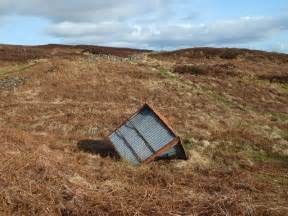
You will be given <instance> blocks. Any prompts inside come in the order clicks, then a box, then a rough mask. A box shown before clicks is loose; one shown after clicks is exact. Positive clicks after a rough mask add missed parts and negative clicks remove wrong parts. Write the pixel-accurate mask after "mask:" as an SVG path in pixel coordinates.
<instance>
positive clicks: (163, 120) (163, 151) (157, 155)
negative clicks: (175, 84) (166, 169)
mask: <svg viewBox="0 0 288 216" xmlns="http://www.w3.org/2000/svg"><path fill="white" fill-rule="evenodd" d="M146 107H148V109H150V110H151V111H152V112H153V113H154V114H155V115H156V116H157V117H158V118H159V119H160V121H161V122H162V123H163V124H164V125H165V126H166V127H167V128H168V129H169V130H170V132H171V133H172V134H173V135H174V136H175V139H173V140H172V141H171V142H170V143H168V144H167V145H165V146H163V147H162V148H161V149H159V150H158V151H156V152H155V154H153V155H151V156H150V157H149V158H147V159H146V160H144V161H142V163H149V162H151V161H153V160H154V159H155V158H157V157H159V156H160V155H161V154H163V153H165V152H166V151H168V150H169V149H170V148H172V147H174V146H175V145H177V144H179V146H180V148H181V150H182V153H183V154H184V157H185V158H183V159H185V160H187V159H188V157H187V154H186V152H185V150H184V147H183V145H182V141H181V139H180V137H178V136H176V132H175V130H174V128H173V127H172V126H171V125H170V123H169V121H168V119H167V118H166V117H164V116H163V115H162V114H161V113H160V112H158V111H157V110H156V109H155V108H153V107H152V106H151V105H149V104H148V103H145V104H144V105H143V106H141V107H140V108H139V109H138V110H137V111H136V112H134V113H133V114H131V115H130V116H129V117H128V118H127V119H126V120H125V121H123V123H121V124H120V125H119V126H118V127H117V128H116V129H115V130H113V132H111V133H110V134H109V136H108V137H110V136H111V135H112V134H113V133H115V132H116V131H117V130H118V129H119V128H121V127H122V126H123V125H125V124H126V123H127V122H128V121H129V120H130V119H131V118H133V117H134V116H135V115H137V114H138V113H140V112H141V110H142V109H145V108H146Z"/></svg>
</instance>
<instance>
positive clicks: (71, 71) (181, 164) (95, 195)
mask: <svg viewBox="0 0 288 216" xmlns="http://www.w3.org/2000/svg"><path fill="white" fill-rule="evenodd" d="M84 49H86V48H84V47H71V46H59V45H49V46H42V47H41V46H40V47H37V48H35V47H34V48H32V47H17V46H13V47H11V46H1V47H0V50H1V51H0V60H1V61H0V80H13V79H15V77H19V78H21V79H22V78H23V80H25V82H21V83H19V84H17V85H16V86H12V88H11V87H9V88H6V87H3V88H0V143H1V145H0V150H1V151H0V155H1V157H0V212H1V214H2V215H203V216H204V215H285V214H286V215H287V212H288V204H287V203H288V177H287V169H288V136H287V134H288V86H287V82H282V81H281V82H280V81H279V82H278V81H277V82H276V81H275V82H274V81H273V82H270V81H267V79H266V78H265V79H263V77H261V76H268V75H269V76H274V75H275V71H277V74H279V75H281V76H282V77H284V76H287V71H288V63H287V62H286V63H285V61H286V60H285V59H287V56H286V55H284V54H283V55H282V54H273V53H272V54H271V53H262V52H258V51H256V52H254V51H249V59H247V58H248V57H245V58H242V57H241V56H242V54H239V55H238V54H237V57H233V58H232V57H231V56H230V57H227V56H226V57H225V58H224V57H223V56H222V55H224V54H223V53H222V51H221V50H218V51H219V53H218V52H216V51H217V49H211V50H212V51H213V52H212V51H211V52H212V54H209V56H213V57H211V58H210V57H209V58H207V57H203V56H202V57H201V56H200V55H199V57H197V58H196V57H195V55H196V54H191V55H190V54H188V53H186V52H191V50H190V51H189V50H186V51H185V53H183V51H177V52H171V53H143V52H139V53H138V51H135V53H138V54H135V53H134V51H132V52H133V55H138V58H135V60H133V61H131V62H129V64H128V62H121V61H114V60H113V58H111V59H107V58H103V59H101V58H95V59H94V58H91V55H93V54H91V53H88V54H87V53H83V50H84ZM101 49H104V48H101ZM23 50H26V51H23ZM205 50H206V49H204V50H202V51H203V52H204V53H205ZM208 50H210V49H208ZM215 50H216V51H215ZM102 51H103V52H104V53H103V52H102ZM102 51H101V52H100V54H105V55H107V54H109V55H111V52H112V51H111V52H110V50H105V49H104V50H102ZM192 51H193V50H192ZM196 51H197V52H196ZM196 51H195V52H196V53H198V50H197V49H196ZM230 51H231V52H232V53H233V52H234V51H233V50H230ZM230 51H229V52H230ZM238 51H239V50H235V52H236V53H238ZM244 51H245V52H248V51H246V50H244ZM244 51H243V52H244ZM113 52H114V51H113ZM117 52H120V51H119V50H118V51H117ZM193 52H194V51H193ZM199 52H200V50H199ZM223 52H224V51H223ZM96 53H97V54H99V52H98V51H97V52H96ZM217 53H218V54H217ZM241 53H242V51H241ZM113 54H115V53H113ZM226 54H227V53H226ZM115 55H116V54H115ZM117 55H118V54H117ZM119 55H120V56H123V57H124V56H126V55H127V52H126V51H125V52H124V53H123V55H122V54H119ZM129 55H130V54H129ZM197 55H198V54H197ZM205 55H208V54H205ZM217 55H219V56H220V55H221V56H222V57H221V58H220V57H217ZM229 55H230V54H229ZM231 55H232V54H231ZM243 55H244V54H243ZM247 55H248V54H247ZM254 55H255V56H254ZM262 55H263V58H262ZM215 56H216V57H215ZM233 56H234V54H233ZM245 56H246V54H245ZM253 56H254V57H253ZM259 56H261V57H259ZM267 56H269V57H267ZM279 79H280V80H282V79H281V78H279ZM274 80H275V79H274ZM145 102H147V103H150V104H152V105H153V106H154V107H157V109H158V110H159V111H160V112H162V113H163V114H164V115H165V116H166V117H168V119H169V120H170V122H171V123H172V125H173V126H174V127H175V129H176V131H177V133H178V134H179V135H180V136H181V137H182V138H183V141H184V145H185V147H186V149H187V151H188V152H189V154H190V159H189V160H188V161H159V162H154V163H151V164H148V165H142V166H140V167H132V166H130V165H129V164H127V163H125V162H123V161H121V160H120V159H119V158H117V156H116V155H115V154H114V153H115V152H113V150H111V146H109V143H107V141H103V140H105V137H106V136H107V135H108V134H109V133H110V132H111V131H113V129H115V128H116V127H117V126H118V125H119V124H120V123H121V122H122V121H123V120H124V119H126V118H127V117H128V116H129V115H130V114H131V113H133V112H134V111H135V110H137V109H138V108H139V107H140V106H141V105H142V104H143V103H145ZM93 140H94V141H93ZM98 145H101V146H98ZM106 150H107V154H103V153H106V152H105V151H106ZM101 155H102V156H101ZM106 156H107V157H106Z"/></svg>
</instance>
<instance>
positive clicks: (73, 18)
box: [0, 0, 288, 49]
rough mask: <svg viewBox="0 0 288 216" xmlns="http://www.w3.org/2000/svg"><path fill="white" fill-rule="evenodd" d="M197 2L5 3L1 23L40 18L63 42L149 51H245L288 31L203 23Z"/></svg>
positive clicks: (237, 22) (254, 20) (274, 22)
mask: <svg viewBox="0 0 288 216" xmlns="http://www.w3.org/2000/svg"><path fill="white" fill-rule="evenodd" d="M194 2H197V1H194V0H182V1H181V4H179V1H177V0H145V1H144V2H143V1H140V0H138V1H136V0H122V1H119V0H105V1H102V0H101V1H100V0H82V1H78V0H49V1H48V0H25V1H19V0H0V23H1V24H3V21H2V22H1V16H14V15H17V16H24V17H25V16H27V17H37V18H39V17H40V18H42V19H43V18H44V19H45V20H46V21H47V23H48V25H49V26H48V28H47V29H46V30H45V33H46V34H47V35H48V36H52V37H53V38H55V39H57V40H60V41H63V43H89V44H99V45H110V46H129V47H138V48H150V49H151V48H152V49H174V48H182V47H191V46H231V45H233V46H242V45H243V44H250V43H253V42H261V41H263V40H267V39H269V38H271V36H275V35H277V34H279V33H281V32H285V31H287V30H288V17H287V16H286V17H285V16H282V17H281V16H280V17H242V18H238V19H226V20H218V21H214V22H210V23H199V20H200V19H199V16H201V14H202V13H200V11H191V8H192V7H191V5H192V4H193V3H194ZM188 5H190V6H188ZM202 12H203V11H202ZM197 22H198V23H197Z"/></svg>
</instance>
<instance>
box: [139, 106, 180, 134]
mask: <svg viewBox="0 0 288 216" xmlns="http://www.w3.org/2000/svg"><path fill="white" fill-rule="evenodd" d="M145 106H146V107H148V108H149V109H150V110H151V111H152V112H153V113H154V114H155V115H156V116H157V117H158V118H159V119H160V120H161V121H162V123H163V124H164V125H165V126H166V127H168V129H169V130H170V132H172V134H173V135H174V136H176V131H175V130H174V128H173V127H172V126H171V124H170V123H169V121H168V119H167V118H166V117H164V116H163V115H162V114H161V113H160V112H158V111H157V110H156V109H155V108H154V107H152V106H151V105H149V104H147V103H146V104H144V106H143V107H145ZM143 107H142V108H143ZM140 110H141V109H140ZM140 110H139V111H140Z"/></svg>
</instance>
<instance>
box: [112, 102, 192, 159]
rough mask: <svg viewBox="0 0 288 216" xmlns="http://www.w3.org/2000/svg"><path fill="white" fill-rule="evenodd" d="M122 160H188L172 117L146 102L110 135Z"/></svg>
mask: <svg viewBox="0 0 288 216" xmlns="http://www.w3.org/2000/svg"><path fill="white" fill-rule="evenodd" d="M109 139H110V141H111V142H112V144H113V145H114V147H115V149H116V151H117V152H118V154H119V155H120V156H121V157H122V159H124V160H127V161H128V162H129V163H131V164H133V165H138V164H141V163H149V162H151V161H153V160H156V159H164V158H165V159H169V158H179V159H187V156H186V153H185V151H184V148H183V146H182V143H181V139H180V138H179V137H178V136H177V135H176V133H175V131H174V129H173V128H172V127H171V125H170V124H169V122H168V120H167V119H166V118H165V117H164V116H163V115H162V114H160V113H159V112H158V111H156V110H155V109H154V108H152V107H151V106H150V105H148V104H144V105H143V106H142V107H141V108H140V109H139V110H138V111H137V112H136V113H134V114H133V115H132V116H130V117H129V118H128V119H127V120H126V121H125V122H124V123H123V124H122V125H121V126H120V127H118V128H117V129H116V130H115V131H114V132H113V133H112V134H111V135H110V136H109Z"/></svg>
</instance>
